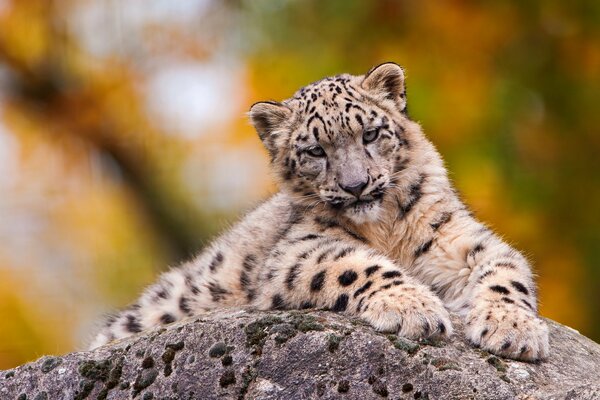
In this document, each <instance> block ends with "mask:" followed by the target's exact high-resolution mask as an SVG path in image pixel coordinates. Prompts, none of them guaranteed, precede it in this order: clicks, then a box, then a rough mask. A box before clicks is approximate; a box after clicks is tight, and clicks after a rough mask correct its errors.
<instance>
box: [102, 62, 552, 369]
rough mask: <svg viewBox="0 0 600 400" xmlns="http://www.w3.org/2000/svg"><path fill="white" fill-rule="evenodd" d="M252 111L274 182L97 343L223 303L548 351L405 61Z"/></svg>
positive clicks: (518, 281)
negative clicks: (457, 324) (420, 117)
mask: <svg viewBox="0 0 600 400" xmlns="http://www.w3.org/2000/svg"><path fill="white" fill-rule="evenodd" d="M249 115H250V118H251V120H252V123H253V125H254V127H255V128H256V130H257V132H258V134H259V136H260V138H261V140H262V141H263V143H264V145H265V147H266V148H267V150H268V151H269V154H270V156H271V164H272V168H273V170H274V172H275V175H276V178H277V180H278V183H279V187H280V191H279V192H278V193H277V194H275V195H274V196H273V197H271V198H270V199H269V200H267V201H266V202H265V203H263V204H262V205H260V206H259V207H258V208H256V209H255V210H254V211H252V212H250V213H249V214H247V215H246V216H245V217H244V218H243V219H242V220H241V221H240V222H238V223H237V224H236V225H235V226H234V227H233V228H232V229H230V230H229V231H228V232H226V233H224V234H223V235H222V236H220V237H219V238H217V239H216V240H215V241H214V242H213V243H212V245H210V246H209V247H208V248H207V249H206V250H204V251H203V252H202V253H201V254H200V255H199V256H197V257H196V258H195V259H193V260H191V261H189V262H187V263H185V264H183V265H181V266H179V267H177V268H174V269H172V270H170V271H168V272H166V273H164V274H163V275H162V276H161V277H160V279H159V280H158V282H157V283H156V284H154V285H152V286H150V287H149V288H148V289H146V290H145V292H144V293H143V294H142V296H141V297H140V298H139V299H138V301H137V302H135V303H134V304H133V305H132V306H130V307H128V308H127V309H125V310H123V311H122V312H120V313H118V314H116V315H114V316H113V317H112V318H110V319H109V320H108V321H107V323H106V326H105V327H104V328H103V329H102V331H101V332H100V333H99V334H98V336H97V337H96V339H95V341H94V342H93V344H92V346H91V347H92V348H95V347H98V346H100V345H103V344H105V343H107V342H109V341H112V340H115V339H119V338H123V337H127V336H130V335H132V334H135V333H138V332H140V331H142V330H145V329H148V328H151V327H154V326H157V325H164V324H169V323H172V322H174V321H178V320H181V319H183V318H186V317H189V316H193V315H199V314H202V313H205V312H207V311H209V310H213V309H216V308H222V307H241V306H245V307H251V308H255V309H259V310H269V309H309V308H319V309H328V310H331V311H335V312H343V313H347V314H349V315H354V316H357V317H359V318H362V319H363V320H365V321H367V322H368V323H369V324H371V325H372V326H373V327H374V328H375V329H378V330H381V331H388V332H395V333H397V334H399V335H401V336H404V337H408V338H414V339H416V338H423V337H431V336H435V337H444V336H449V335H451V334H452V332H453V329H452V324H451V322H450V316H449V312H452V313H457V314H459V315H461V316H462V317H463V318H464V321H465V326H466V328H465V334H466V336H467V338H468V339H469V340H470V341H471V342H472V343H473V344H474V345H477V346H480V347H481V348H483V349H485V350H488V351H490V352H493V353H495V354H498V355H501V356H506V357H510V358H514V359H521V360H528V361H534V360H540V359H543V358H545V357H547V355H548V352H549V344H548V329H547V326H546V324H545V322H544V321H543V320H542V319H540V318H539V316H538V313H537V299H536V295H537V294H536V285H535V282H534V279H533V275H532V272H531V269H530V266H529V263H528V261H527V260H526V258H525V257H524V256H523V255H521V254H520V253H519V252H518V251H517V250H515V249H513V248H512V247H511V246H509V245H508V244H506V243H505V242H504V241H502V240H501V239H500V238H499V237H498V236H497V235H495V234H494V233H493V232H492V231H491V230H490V229H489V228H488V227H486V226H485V225H483V224H482V223H480V222H478V221H477V220H476V219H475V218H474V216H473V215H472V213H471V212H470V211H469V210H468V209H467V208H466V207H465V205H464V204H463V203H462V202H461V200H460V199H459V196H458V195H457V193H456V192H455V190H454V189H453V187H452V184H451V182H450V180H449V179H448V175H447V171H446V169H445V167H444V165H443V161H442V158H441V156H440V155H439V153H438V152H437V151H436V149H435V148H434V146H433V145H432V143H431V142H430V141H429V140H428V139H427V138H426V137H425V135H424V134H423V133H422V131H421V128H420V126H419V125H418V124H417V123H416V122H414V121H412V120H411V119H410V118H409V117H408V113H407V108H406V91H405V83H404V72H403V70H402V68H401V67H399V66H398V65H396V64H394V63H385V64H382V65H380V66H378V67H375V68H373V69H372V70H371V71H369V72H368V73H367V74H365V75H363V76H352V75H338V76H334V77H331V78H326V79H323V80H321V81H318V82H315V83H312V84H310V85H308V86H305V87H304V88H302V89H301V90H299V91H298V92H297V93H296V94H295V95H294V96H293V97H291V98H290V99H288V100H285V101H283V102H260V103H256V104H255V105H253V106H252V108H251V110H250V112H249Z"/></svg>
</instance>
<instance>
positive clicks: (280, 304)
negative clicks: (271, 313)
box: [271, 294, 285, 310]
mask: <svg viewBox="0 0 600 400" xmlns="http://www.w3.org/2000/svg"><path fill="white" fill-rule="evenodd" d="M271 309H273V310H284V309H285V302H284V301H283V298H282V297H281V295H279V294H276V295H275V296H273V299H272V301H271Z"/></svg>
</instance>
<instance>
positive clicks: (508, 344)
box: [500, 341, 512, 350]
mask: <svg viewBox="0 0 600 400" xmlns="http://www.w3.org/2000/svg"><path fill="white" fill-rule="evenodd" d="M511 344H512V343H511V342H509V341H506V342H504V344H503V345H502V347H500V349H502V350H506V349H508V348H509V347H510V345H511Z"/></svg>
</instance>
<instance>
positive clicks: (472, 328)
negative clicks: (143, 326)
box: [465, 303, 549, 361]
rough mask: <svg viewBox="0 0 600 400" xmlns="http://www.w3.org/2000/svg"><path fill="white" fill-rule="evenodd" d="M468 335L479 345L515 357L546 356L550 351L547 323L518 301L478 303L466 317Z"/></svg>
mask: <svg viewBox="0 0 600 400" xmlns="http://www.w3.org/2000/svg"><path fill="white" fill-rule="evenodd" d="M465 335H466V336H467V338H468V339H469V340H470V341H471V342H472V343H473V344H475V345H476V346H479V347H481V348H482V349H484V350H487V351H489V352H491V353H494V354H497V355H499V356H502V357H507V358H512V359H515V360H523V361H538V360H543V359H545V358H546V357H547V356H548V353H549V344H548V326H547V325H546V323H545V322H544V321H543V320H542V319H541V318H539V317H538V316H537V315H535V314H534V313H533V312H532V311H530V310H526V309H524V308H521V307H519V306H518V305H516V304H506V303H496V304H487V305H485V306H481V307H474V308H473V309H472V310H471V311H470V312H469V314H468V315H467V317H466V327H465Z"/></svg>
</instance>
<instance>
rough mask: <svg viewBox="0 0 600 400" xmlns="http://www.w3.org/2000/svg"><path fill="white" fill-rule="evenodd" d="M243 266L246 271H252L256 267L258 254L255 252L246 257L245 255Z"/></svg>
mask: <svg viewBox="0 0 600 400" xmlns="http://www.w3.org/2000/svg"><path fill="white" fill-rule="evenodd" d="M242 267H243V268H244V270H245V271H252V270H253V269H254V267H256V256H254V255H253V254H248V255H247V256H246V257H244V261H243V262H242Z"/></svg>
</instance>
